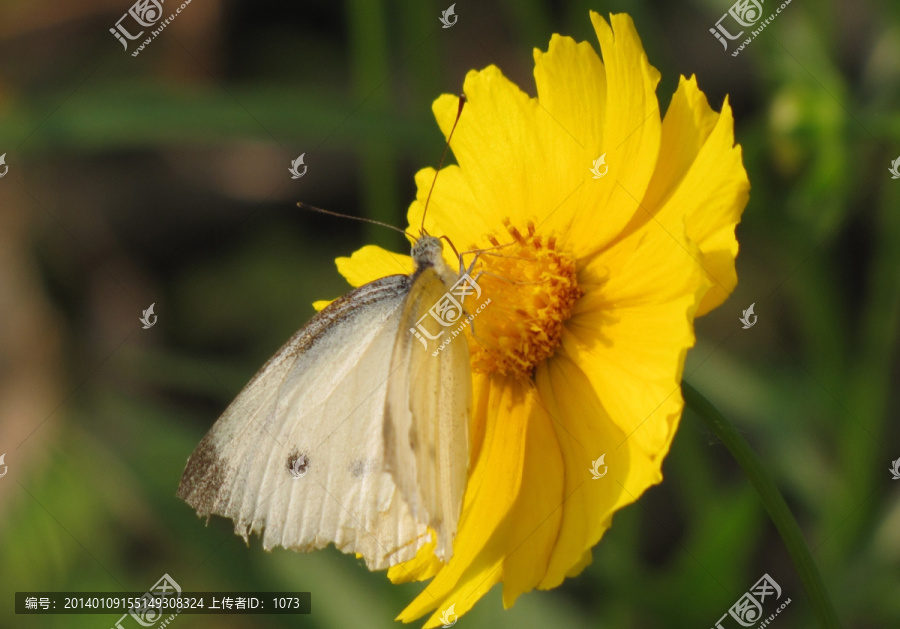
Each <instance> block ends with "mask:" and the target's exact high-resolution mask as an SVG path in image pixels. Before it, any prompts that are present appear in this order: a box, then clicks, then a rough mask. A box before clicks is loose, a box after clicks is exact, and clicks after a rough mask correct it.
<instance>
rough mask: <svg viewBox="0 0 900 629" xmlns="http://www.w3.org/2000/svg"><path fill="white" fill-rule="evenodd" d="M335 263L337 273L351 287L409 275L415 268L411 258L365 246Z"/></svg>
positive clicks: (372, 246)
mask: <svg viewBox="0 0 900 629" xmlns="http://www.w3.org/2000/svg"><path fill="white" fill-rule="evenodd" d="M335 262H336V264H337V268H338V273H340V274H341V275H343V276H344V278H345V279H346V280H347V281H348V282H349V283H350V285H351V286H356V287H359V286H362V285H363V284H368V283H369V282H374V281H375V280H377V279H380V278H382V277H387V276H388V275H397V274H398V273H403V274H405V275H409V274H411V273H412V272H413V270H414V268H415V265H414V264H413V261H412V258H411V257H409V256H404V255H400V254H397V253H392V252H390V251H388V250H387V249H382V248H381V247H378V246H376V245H366V246H365V247H363V248H362V249H359V250H357V251H354V252H353V254H352V255H351V256H350V257H349V258H338V259H337V260H335Z"/></svg>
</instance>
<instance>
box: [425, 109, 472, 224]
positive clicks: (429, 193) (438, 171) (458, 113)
mask: <svg viewBox="0 0 900 629" xmlns="http://www.w3.org/2000/svg"><path fill="white" fill-rule="evenodd" d="M465 104H466V95H465V94H460V95H459V109H457V110H456V120H454V121H453V126H452V127H450V135H448V136H447V145H446V146H444V152H443V153H441V161H439V162H438V167H437V170H436V171H435V173H434V179H432V180H431V189H430V190H429V191H428V198H426V199H425V209H424V210H422V227H421V230H420V231H421V232H422V233H423V234H424V233H425V214H426V213H427V212H428V202H429V201H431V193H432V192H434V184H435V183H437V178H438V174H440V172H441V167H442V166H443V165H444V158H445V157H447V150H448V149H449V148H450V138H452V137H453V132H454V131H456V123H458V122H459V117H460V116H461V115H462V110H463V105H465Z"/></svg>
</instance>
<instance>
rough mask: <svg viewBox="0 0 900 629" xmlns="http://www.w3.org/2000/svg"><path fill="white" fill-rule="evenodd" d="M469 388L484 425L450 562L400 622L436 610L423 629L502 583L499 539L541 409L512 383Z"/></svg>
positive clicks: (503, 547) (479, 379) (504, 544)
mask: <svg viewBox="0 0 900 629" xmlns="http://www.w3.org/2000/svg"><path fill="white" fill-rule="evenodd" d="M473 385H474V391H473V394H474V396H475V397H474V399H475V400H476V402H475V408H476V409H481V410H482V411H484V410H486V411H487V412H488V415H487V417H486V418H481V419H480V420H476V421H481V422H484V441H483V443H482V444H481V447H480V448H479V456H478V459H477V460H476V462H475V465H474V468H473V469H472V471H471V472H470V475H469V483H468V485H467V487H466V495H465V498H464V500H463V515H462V517H461V519H460V524H459V529H458V532H457V536H456V539H455V541H454V544H453V556H452V557H451V558H450V561H449V562H448V563H447V564H446V565H445V566H444V567H443V569H441V571H440V572H438V574H437V575H436V576H435V577H434V579H433V580H432V581H431V583H429V584H428V587H426V588H425V590H424V591H423V592H422V593H421V594H419V596H418V597H416V599H415V600H413V601H412V602H411V603H410V604H409V606H408V607H407V608H406V609H405V610H403V612H402V613H401V614H400V616H398V618H397V619H398V620H402V621H404V622H410V621H412V620H415V619H416V618H418V617H420V616H422V615H423V614H426V613H428V612H430V611H432V610H436V611H435V612H434V614H433V615H432V616H431V617H430V618H429V620H428V622H427V623H426V625H425V626H426V627H435V626H439V625H440V624H442V622H441V620H440V612H441V610H444V609H446V608H447V607H449V606H450V605H455V612H456V614H457V615H460V616H461V615H462V614H463V613H465V612H466V611H468V610H469V609H471V608H472V606H473V605H474V604H475V602H476V601H477V600H478V599H479V598H481V596H483V595H484V594H486V593H487V591H488V590H490V589H491V587H492V586H493V585H494V584H495V583H497V582H498V581H499V580H500V578H501V576H502V574H503V573H502V567H503V559H504V557H505V556H506V554H508V551H509V550H511V549H510V548H509V540H508V539H507V538H505V537H504V536H503V535H502V534H501V533H502V532H503V530H504V529H506V528H508V527H507V526H506V524H505V522H506V521H507V518H508V514H509V512H510V509H512V507H513V505H514V504H515V503H516V499H517V497H518V495H519V490H520V487H521V484H522V472H521V470H522V467H523V461H524V458H525V451H526V437H527V434H528V429H527V428H528V426H529V425H530V423H529V419H530V417H531V416H532V414H533V413H535V412H540V411H539V409H540V407H537V409H536V405H535V403H534V398H533V397H532V396H531V395H529V394H528V393H527V392H526V391H525V390H524V389H523V388H522V387H521V386H520V385H519V384H518V383H517V382H515V381H514V380H512V379H510V378H502V377H498V376H483V375H477V376H475V378H474V382H473ZM476 412H479V411H478V410H476Z"/></svg>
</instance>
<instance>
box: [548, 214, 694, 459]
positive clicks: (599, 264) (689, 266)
mask: <svg viewBox="0 0 900 629" xmlns="http://www.w3.org/2000/svg"><path fill="white" fill-rule="evenodd" d="M700 255H701V254H700V253H699V251H698V250H697V248H696V245H694V244H693V243H691V242H690V241H688V240H687V239H686V238H685V237H684V231H683V228H682V230H681V231H680V232H679V234H673V233H671V232H667V231H666V230H664V229H663V228H662V227H661V226H660V225H659V224H657V223H655V222H651V223H649V224H648V225H646V226H645V227H643V228H642V229H641V230H639V231H638V232H635V233H633V234H631V235H630V236H629V237H628V238H626V239H625V240H623V241H620V242H619V243H617V244H616V245H615V246H613V247H611V248H610V249H608V250H606V251H604V252H602V253H601V254H599V255H597V256H595V258H594V259H593V260H591V261H590V262H589V263H588V264H587V265H586V266H585V267H584V268H583V269H582V270H581V271H580V272H579V285H580V286H582V287H583V288H584V289H585V291H586V292H585V295H584V296H583V297H582V298H581V299H580V300H579V302H578V305H577V306H576V309H575V313H574V315H573V317H572V318H571V319H570V320H569V321H568V322H567V324H566V331H567V333H566V334H565V335H564V336H563V348H564V351H565V352H566V354H567V355H568V356H569V357H570V358H571V359H572V360H573V361H575V363H576V364H577V365H578V366H579V367H580V368H581V369H582V370H583V371H584V373H585V375H586V376H587V377H588V379H589V380H590V382H591V384H592V385H593V387H594V391H595V392H596V394H597V397H598V398H599V399H600V400H601V401H602V403H603V406H604V408H605V409H606V410H607V412H608V413H609V417H610V419H612V421H613V422H615V423H616V425H617V426H619V428H621V429H622V430H623V431H624V432H625V435H626V438H628V439H631V440H635V441H636V442H637V443H638V445H639V446H640V447H641V448H642V449H643V450H644V452H646V453H648V454H650V455H652V456H658V457H659V459H660V461H661V459H662V456H663V455H664V454H665V452H666V451H667V449H668V443H669V441H670V440H671V438H672V434H673V430H674V423H675V422H677V420H678V417H679V415H680V414H681V409H682V399H681V393H680V382H681V374H682V370H683V368H684V358H685V355H686V353H687V350H688V348H689V347H691V346H692V345H693V344H694V331H693V318H694V313H695V311H696V309H697V305H698V303H699V301H700V298H701V297H702V295H703V294H704V293H705V292H706V291H707V290H708V289H709V280H708V279H707V277H706V274H705V273H704V272H703V269H702V268H701V267H700V265H699V264H698V262H697V259H698V258H699V257H700Z"/></svg>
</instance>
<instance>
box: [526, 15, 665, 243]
mask: <svg viewBox="0 0 900 629" xmlns="http://www.w3.org/2000/svg"><path fill="white" fill-rule="evenodd" d="M591 21H592V22H593V25H594V29H595V31H596V33H597V39H598V40H599V42H600V52H601V55H602V57H603V62H602V63H600V62H599V61H596V62H595V61H593V60H590V59H591V55H590V54H589V53H588V51H587V50H585V49H584V48H582V47H580V46H581V45H575V44H574V42H573V41H571V40H568V41H567V38H558V39H556V41H555V43H556V46H554V45H553V44H554V41H553V40H551V46H550V49H549V50H548V52H547V53H546V55H543V54H535V62H536V65H535V79H536V80H537V82H538V96H539V98H540V99H541V103H542V104H544V105H545V106H546V107H548V110H549V112H550V113H551V115H553V116H554V118H556V119H557V120H560V121H564V122H562V124H564V125H566V126H567V127H569V130H570V132H572V133H574V134H577V136H578V137H579V138H581V139H582V144H583V149H584V151H583V152H582V154H581V155H580V159H579V163H578V165H577V167H578V169H579V172H580V173H581V174H582V176H583V178H584V179H583V182H584V184H583V186H582V189H581V190H579V192H578V195H577V197H578V199H577V200H576V201H574V202H572V203H569V204H568V205H569V206H570V207H571V208H572V210H573V211H572V212H571V214H573V216H570V215H569V214H567V213H558V212H555V213H554V214H553V215H552V216H551V217H550V219H549V220H548V221H547V224H546V227H547V228H549V229H550V231H553V232H554V233H558V234H559V236H558V237H559V239H560V240H561V241H562V242H564V243H565V244H567V245H568V248H569V249H570V250H571V251H572V252H573V253H574V254H575V255H576V256H578V257H582V256H585V255H590V254H591V253H593V252H595V251H597V250H599V249H600V248H602V247H605V246H607V245H608V244H609V243H610V242H611V241H613V240H615V239H616V238H617V237H618V235H619V233H620V232H621V230H622V228H623V227H624V226H625V225H626V224H628V222H629V220H631V217H632V215H634V214H635V212H637V211H638V206H637V203H636V202H635V199H640V198H642V197H643V195H644V192H645V190H646V189H647V185H648V183H649V182H650V179H651V176H652V175H653V170H654V168H655V166H656V161H657V155H658V154H659V147H660V134H661V130H660V113H659V101H658V99H657V98H656V86H657V84H658V83H659V77H660V75H659V72H658V71H657V70H656V68H654V67H653V66H651V65H650V63H649V61H648V60H647V55H646V53H645V52H644V48H643V45H642V44H641V40H640V37H639V36H638V34H637V31H636V30H635V28H634V22H633V21H632V20H631V17H629V16H628V15H625V14H615V15H611V16H610V23H607V22H606V21H605V20H604V19H603V18H602V17H601V16H600V15H599V14H597V13H594V12H591ZM600 69H602V70H603V73H604V76H603V79H600V78H599V72H600ZM582 86H591V87H590V88H589V90H590V91H588V92H585V91H584V88H583V87H582ZM601 90H603V91H604V94H603V97H602V98H601V97H599V92H600V91H601ZM551 94H552V96H551ZM560 95H561V96H560ZM594 98H597V99H598V100H597V101H596V102H592V101H591V99H594ZM545 100H546V101H547V102H546V103H545ZM601 155H605V163H606V165H608V171H607V174H606V175H604V176H603V177H602V178H600V179H594V178H593V176H592V175H591V173H590V167H591V166H592V164H593V161H594V160H595V159H597V158H599V157H600V156H601ZM565 232H569V234H570V237H569V238H566V237H565V236H564V235H563V234H564V233H565ZM587 234H590V237H586V235H587ZM585 245H588V246H585Z"/></svg>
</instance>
